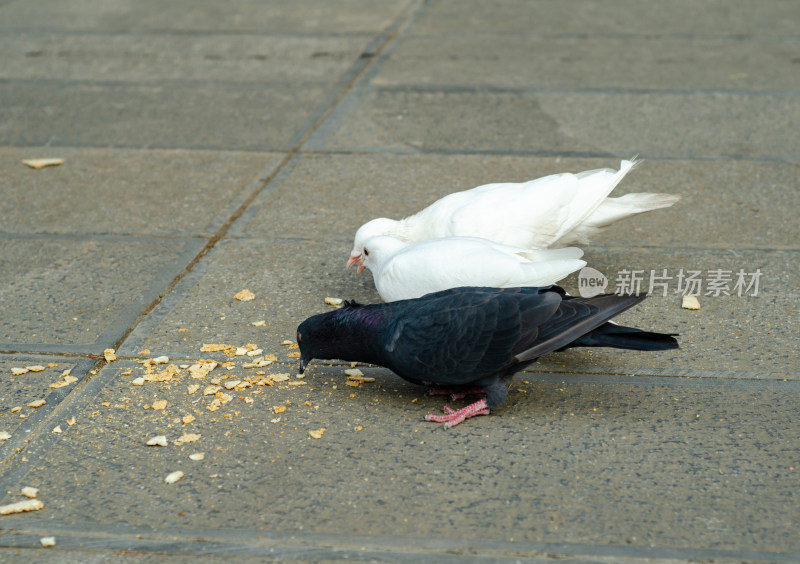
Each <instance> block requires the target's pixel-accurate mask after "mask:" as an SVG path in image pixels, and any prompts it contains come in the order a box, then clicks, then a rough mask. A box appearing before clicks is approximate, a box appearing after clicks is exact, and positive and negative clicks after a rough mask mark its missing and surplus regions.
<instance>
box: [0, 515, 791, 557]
mask: <svg viewBox="0 0 800 564" xmlns="http://www.w3.org/2000/svg"><path fill="white" fill-rule="evenodd" d="M5 523H7V525H6V526H4V527H2V528H1V529H0V547H7V548H12V547H13V548H39V549H41V544H40V542H39V539H40V538H41V537H42V536H46V535H47V536H55V537H56V543H57V544H56V548H57V549H60V550H91V551H114V552H120V551H126V552H128V551H130V552H140V553H151V554H152V553H158V554H194V555H220V556H222V555H230V556H259V557H262V558H269V559H289V558H296V559H299V558H305V559H308V560H312V561H315V560H320V559H326V560H327V559H330V560H355V561H372V562H374V561H376V560H377V561H387V562H418V563H419V564H428V563H429V562H430V563H439V562H442V563H450V562H454V563H456V562H457V563H462V562H467V563H469V562H476V563H477V562H498V563H511V562H544V561H553V560H561V561H564V560H565V559H567V560H566V561H567V562H569V561H573V562H586V561H591V562H619V560H620V559H625V560H634V559H635V560H637V561H641V560H646V561H648V562H668V561H671V562H674V561H676V560H677V561H695V562H696V561H698V560H709V561H722V562H727V561H736V562H741V561H749V562H797V561H798V558H800V553H797V552H769V551H747V550H726V549H709V548H691V547H689V548H685V547H675V548H673V547H657V546H656V547H650V546H637V545H628V546H625V545H599V544H596V545H592V544H577V543H553V542H531V541H498V540H489V539H449V538H425V537H422V538H413V537H400V536H390V535H376V536H369V535H333V534H324V533H321V534H316V533H307V532H280V531H262V530H258V529H255V530H252V529H251V530H245V529H224V528H217V529H210V528H198V529H192V528H189V527H186V528H184V527H181V528H175V527H164V528H159V529H157V530H156V529H153V528H151V527H137V526H131V525H122V524H117V525H104V524H99V523H92V522H84V523H66V522H62V521H45V520H33V519H24V518H22V519H14V520H8V521H4V524H5ZM51 550H52V549H51Z"/></svg>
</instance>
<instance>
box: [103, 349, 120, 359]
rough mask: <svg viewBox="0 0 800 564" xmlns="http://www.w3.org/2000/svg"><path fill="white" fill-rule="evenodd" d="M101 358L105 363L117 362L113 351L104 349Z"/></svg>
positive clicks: (115, 353) (115, 352)
mask: <svg viewBox="0 0 800 564" xmlns="http://www.w3.org/2000/svg"><path fill="white" fill-rule="evenodd" d="M103 357H104V358H105V359H106V362H112V361H114V360H117V351H115V350H114V349H106V350H104V351H103Z"/></svg>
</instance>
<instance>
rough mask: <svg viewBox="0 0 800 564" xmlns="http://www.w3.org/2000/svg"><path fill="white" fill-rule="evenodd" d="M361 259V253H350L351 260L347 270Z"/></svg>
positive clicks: (348, 262)
mask: <svg viewBox="0 0 800 564" xmlns="http://www.w3.org/2000/svg"><path fill="white" fill-rule="evenodd" d="M360 258H361V253H356V252H355V251H352V252H351V253H350V258H349V259H347V268H350V267H351V266H353V265H354V264H355V263H357V262H358V259H360Z"/></svg>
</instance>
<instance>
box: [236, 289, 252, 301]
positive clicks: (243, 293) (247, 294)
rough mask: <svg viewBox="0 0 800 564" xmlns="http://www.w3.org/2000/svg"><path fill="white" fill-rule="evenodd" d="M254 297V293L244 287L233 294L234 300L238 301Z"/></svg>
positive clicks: (249, 299)
mask: <svg viewBox="0 0 800 564" xmlns="http://www.w3.org/2000/svg"><path fill="white" fill-rule="evenodd" d="M255 298H256V295H255V294H254V293H253V292H251V291H250V290H247V289H244V290H242V291H241V292H238V293H236V294H235V295H234V296H233V299H234V300H239V301H240V302H249V301H251V300H254V299H255Z"/></svg>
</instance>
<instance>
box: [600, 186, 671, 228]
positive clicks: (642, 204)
mask: <svg viewBox="0 0 800 564" xmlns="http://www.w3.org/2000/svg"><path fill="white" fill-rule="evenodd" d="M680 199H681V197H680V196H678V195H675V194H651V193H647V192H642V193H638V194H626V195H624V196H620V197H619V198H606V199H605V200H603V203H602V204H600V206H599V207H598V208H597V209H596V210H595V211H594V213H592V215H590V216H589V217H588V218H587V219H586V221H585V222H584V225H586V226H588V227H594V228H601V227H606V226H608V225H611V224H612V223H614V222H615V221H619V220H620V219H625V218H626V217H630V216H632V215H636V214H639V213H643V212H648V211H652V210H657V209H660V208H668V207H670V206H671V205H672V204H674V203H675V202H677V201H678V200H680Z"/></svg>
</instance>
